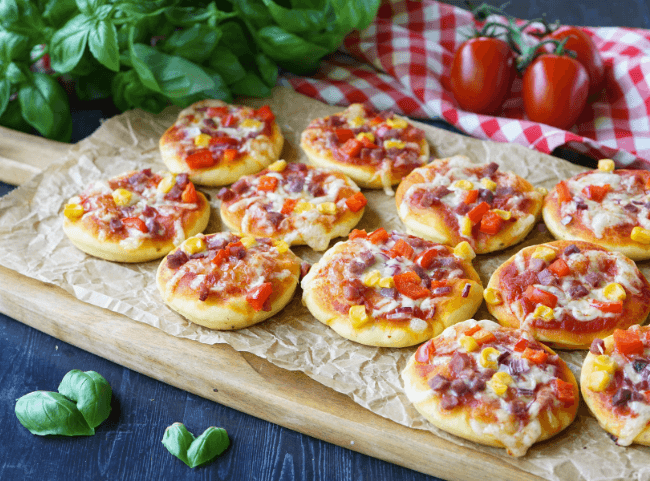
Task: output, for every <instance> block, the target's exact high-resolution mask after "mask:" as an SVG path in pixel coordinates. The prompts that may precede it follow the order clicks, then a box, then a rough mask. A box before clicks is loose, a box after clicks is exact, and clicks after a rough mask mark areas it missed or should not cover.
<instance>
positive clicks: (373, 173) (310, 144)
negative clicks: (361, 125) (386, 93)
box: [300, 104, 429, 193]
mask: <svg viewBox="0 0 650 481" xmlns="http://www.w3.org/2000/svg"><path fill="white" fill-rule="evenodd" d="M335 115H336V116H341V117H344V118H346V119H350V120H352V119H354V118H356V117H365V114H364V109H363V106H362V105H361V104H352V105H350V106H349V107H348V109H346V110H345V111H343V112H339V113H338V114H335ZM394 118H396V119H400V120H403V121H405V122H407V123H408V124H409V125H411V123H410V122H409V120H408V119H407V118H405V117H400V116H398V115H395V116H394ZM317 120H322V119H317ZM323 143H324V139H323V131H322V129H320V128H317V127H313V126H311V125H310V126H309V127H307V129H306V130H305V131H303V133H302V136H301V139H300V147H302V149H303V150H304V152H305V154H306V155H307V157H308V158H309V160H310V162H311V163H313V164H314V165H317V166H319V167H323V168H326V169H333V170H338V171H340V172H343V173H344V174H345V175H347V176H348V177H350V178H351V179H352V180H354V181H355V182H356V183H357V184H358V185H359V186H360V187H362V188H366V189H381V188H384V189H385V190H387V191H390V186H392V185H396V184H398V183H399V182H400V181H401V180H402V179H403V178H404V176H405V175H406V174H407V173H408V172H395V170H393V169H392V168H391V169H390V170H387V171H386V172H384V173H382V171H381V169H380V168H379V167H378V166H376V165H371V164H369V163H361V162H360V163H354V164H353V163H349V162H343V161H341V160H338V159H337V158H336V157H335V156H334V154H333V153H332V151H331V150H330V149H329V148H326V147H324V145H323ZM419 146H420V152H419V159H420V165H423V164H425V163H426V162H427V161H428V159H429V144H428V142H427V141H426V139H422V140H421V141H420V142H419ZM390 164H392V162H391V161H389V160H388V159H384V160H383V165H390ZM411 170H412V169H411ZM409 171H410V170H409ZM390 192H391V193H392V191H390Z"/></svg>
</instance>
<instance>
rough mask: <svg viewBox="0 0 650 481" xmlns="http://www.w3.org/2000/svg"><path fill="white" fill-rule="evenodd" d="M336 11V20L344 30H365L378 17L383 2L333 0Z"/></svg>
mask: <svg viewBox="0 0 650 481" xmlns="http://www.w3.org/2000/svg"><path fill="white" fill-rule="evenodd" d="M331 2H332V6H333V7H334V10H335V11H336V20H337V23H338V24H339V26H340V27H341V29H342V30H345V31H346V32H349V31H350V30H355V29H356V30H363V29H364V28H366V27H367V26H368V25H370V22H372V20H373V19H374V18H375V15H377V10H379V5H380V4H381V0H364V1H358V2H350V1H348V0H331Z"/></svg>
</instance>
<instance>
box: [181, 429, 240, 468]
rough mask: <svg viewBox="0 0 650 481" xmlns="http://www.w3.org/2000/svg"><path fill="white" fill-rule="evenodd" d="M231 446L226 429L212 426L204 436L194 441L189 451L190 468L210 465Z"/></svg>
mask: <svg viewBox="0 0 650 481" xmlns="http://www.w3.org/2000/svg"><path fill="white" fill-rule="evenodd" d="M228 446H230V439H228V433H226V430H225V429H222V428H215V427H214V426H210V427H209V428H208V429H206V430H205V431H204V432H203V434H201V435H200V436H199V437H198V438H196V439H195V440H194V441H192V444H191V445H190V447H189V449H188V450H187V461H188V463H187V464H188V466H189V467H190V468H194V467H196V466H201V465H202V464H206V463H209V462H210V461H212V460H213V459H214V458H216V457H217V456H219V455H220V454H221V453H223V452H224V451H225V450H226V448H227V447H228Z"/></svg>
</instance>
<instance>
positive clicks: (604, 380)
mask: <svg viewBox="0 0 650 481" xmlns="http://www.w3.org/2000/svg"><path fill="white" fill-rule="evenodd" d="M612 379H613V377H612V375H611V374H610V373H608V372H605V371H595V372H592V373H591V375H590V376H589V379H588V380H587V386H588V387H589V389H591V390H592V391H595V392H601V391H604V390H605V389H607V386H609V383H610V382H612Z"/></svg>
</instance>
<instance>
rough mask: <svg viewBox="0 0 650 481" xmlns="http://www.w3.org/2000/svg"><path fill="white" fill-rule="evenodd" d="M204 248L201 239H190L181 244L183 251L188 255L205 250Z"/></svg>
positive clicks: (203, 242)
mask: <svg viewBox="0 0 650 481" xmlns="http://www.w3.org/2000/svg"><path fill="white" fill-rule="evenodd" d="M205 247H206V246H205V241H204V240H203V237H190V238H189V239H187V240H186V241H185V242H183V250H184V251H185V252H187V253H188V254H190V255H191V254H196V253H197V252H201V251H203V250H205Z"/></svg>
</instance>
